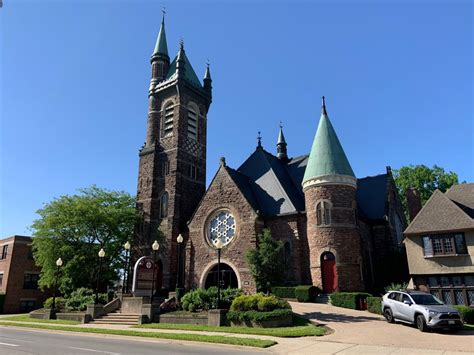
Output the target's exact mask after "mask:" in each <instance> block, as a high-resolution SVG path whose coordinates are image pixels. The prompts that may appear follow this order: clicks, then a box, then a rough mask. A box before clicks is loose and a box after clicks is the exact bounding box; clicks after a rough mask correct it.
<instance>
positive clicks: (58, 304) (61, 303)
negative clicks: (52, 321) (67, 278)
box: [43, 297, 66, 311]
mask: <svg viewBox="0 0 474 355" xmlns="http://www.w3.org/2000/svg"><path fill="white" fill-rule="evenodd" d="M43 307H44V308H53V297H49V298H47V299H46V301H44V303H43ZM54 308H56V311H62V310H63V309H65V308H66V300H65V299H63V298H62V297H56V300H55V301H54Z"/></svg>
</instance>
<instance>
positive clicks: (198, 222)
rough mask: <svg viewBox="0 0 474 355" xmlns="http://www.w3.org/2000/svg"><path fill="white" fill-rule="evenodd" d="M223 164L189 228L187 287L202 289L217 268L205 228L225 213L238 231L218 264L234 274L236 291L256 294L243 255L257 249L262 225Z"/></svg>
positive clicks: (214, 250)
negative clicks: (221, 212)
mask: <svg viewBox="0 0 474 355" xmlns="http://www.w3.org/2000/svg"><path fill="white" fill-rule="evenodd" d="M224 164H225V163H222V164H221V166H220V168H219V170H218V172H217V174H216V176H215V177H214V180H213V181H212V183H211V185H210V186H209V189H208V190H207V191H206V194H205V195H204V197H203V199H202V201H201V203H200V204H199V206H198V208H197V210H196V212H195V214H194V216H193V218H192V221H191V223H190V224H189V244H190V252H189V253H188V256H187V260H186V261H187V264H188V267H187V272H186V274H187V275H188V277H187V280H186V286H187V287H188V288H193V287H204V283H205V281H206V276H207V272H208V271H209V270H210V269H211V268H212V267H213V266H215V265H216V264H217V250H216V248H215V247H214V246H213V245H212V244H211V242H210V241H209V239H208V235H207V234H208V231H207V225H208V221H209V219H210V218H212V217H213V216H214V215H215V213H216V212H218V211H221V210H224V211H229V212H230V213H231V214H232V215H233V216H234V217H235V220H236V225H237V231H236V236H235V237H234V239H233V241H232V242H231V243H229V244H228V245H226V246H224V247H223V248H222V252H221V262H222V263H224V264H227V265H229V266H230V267H231V268H232V269H233V270H234V272H235V274H236V275H237V280H238V286H239V287H241V288H242V289H244V290H245V291H247V292H255V291H256V288H255V282H254V280H253V278H252V276H251V274H250V270H249V267H248V265H247V261H246V258H245V254H246V252H247V251H248V250H250V249H254V248H255V247H256V245H257V234H258V233H261V231H262V230H263V223H262V222H261V221H260V219H259V217H258V214H257V213H256V212H255V211H254V210H253V208H252V207H251V206H250V204H249V202H248V201H247V200H246V199H245V197H244V196H243V194H242V193H241V191H240V190H239V189H238V187H237V186H236V185H235V183H234V181H233V180H232V178H231V176H230V175H229V173H228V171H227V168H226V166H225V165H224Z"/></svg>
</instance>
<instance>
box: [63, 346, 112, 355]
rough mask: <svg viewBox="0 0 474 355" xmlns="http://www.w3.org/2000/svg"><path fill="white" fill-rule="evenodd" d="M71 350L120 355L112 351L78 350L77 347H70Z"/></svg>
mask: <svg viewBox="0 0 474 355" xmlns="http://www.w3.org/2000/svg"><path fill="white" fill-rule="evenodd" d="M69 349H76V350H83V351H90V352H94V353H103V354H110V355H120V353H112V352H110V351H102V350H95V349H87V348H76V347H75V346H70V347H69Z"/></svg>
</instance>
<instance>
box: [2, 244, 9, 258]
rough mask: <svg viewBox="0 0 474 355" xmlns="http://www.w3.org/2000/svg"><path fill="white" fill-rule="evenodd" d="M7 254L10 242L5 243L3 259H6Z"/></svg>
mask: <svg viewBox="0 0 474 355" xmlns="http://www.w3.org/2000/svg"><path fill="white" fill-rule="evenodd" d="M7 255H8V244H7V245H4V246H3V247H2V258H1V260H3V259H6V258H7Z"/></svg>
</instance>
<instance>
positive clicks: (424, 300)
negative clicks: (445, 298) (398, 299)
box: [410, 295, 443, 305]
mask: <svg viewBox="0 0 474 355" xmlns="http://www.w3.org/2000/svg"><path fill="white" fill-rule="evenodd" d="M410 296H411V298H413V301H415V303H416V304H425V305H441V304H443V302H441V301H440V300H439V299H437V298H436V297H435V296H433V295H410Z"/></svg>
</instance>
